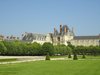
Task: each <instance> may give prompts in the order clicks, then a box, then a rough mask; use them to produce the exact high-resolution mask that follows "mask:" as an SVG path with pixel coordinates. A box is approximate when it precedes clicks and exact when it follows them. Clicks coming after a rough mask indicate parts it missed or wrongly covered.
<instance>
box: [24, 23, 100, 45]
mask: <svg viewBox="0 0 100 75" xmlns="http://www.w3.org/2000/svg"><path fill="white" fill-rule="evenodd" d="M22 41H24V42H30V43H34V42H37V43H40V44H43V43H45V42H50V43H52V44H53V45H57V44H64V45H68V42H70V43H71V44H72V45H75V46H91V45H92V46H100V35H97V36H75V34H74V31H73V28H72V29H70V28H69V27H68V26H67V25H60V29H59V31H58V30H57V29H56V28H54V32H53V33H48V34H37V33H27V32H25V33H24V34H23V35H22Z"/></svg>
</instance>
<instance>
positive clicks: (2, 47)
mask: <svg viewBox="0 0 100 75" xmlns="http://www.w3.org/2000/svg"><path fill="white" fill-rule="evenodd" d="M6 51H7V48H6V47H5V45H4V44H3V42H0V55H5V52H6Z"/></svg>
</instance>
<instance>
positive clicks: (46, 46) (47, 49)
mask: <svg viewBox="0 0 100 75" xmlns="http://www.w3.org/2000/svg"><path fill="white" fill-rule="evenodd" d="M41 51H42V52H41V53H42V54H43V55H46V54H47V53H49V54H50V55H53V54H54V47H53V45H52V44H51V43H49V42H46V43H44V44H43V45H42V50H41Z"/></svg>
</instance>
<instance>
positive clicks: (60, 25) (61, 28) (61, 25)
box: [60, 25, 62, 34]
mask: <svg viewBox="0 0 100 75" xmlns="http://www.w3.org/2000/svg"><path fill="white" fill-rule="evenodd" d="M61 33H62V25H60V34H61Z"/></svg>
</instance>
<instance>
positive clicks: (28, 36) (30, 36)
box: [22, 33, 46, 41]
mask: <svg viewBox="0 0 100 75" xmlns="http://www.w3.org/2000/svg"><path fill="white" fill-rule="evenodd" d="M39 37H43V38H46V35H45V34H36V33H27V34H26V35H25V36H24V37H23V38H22V40H30V41H32V40H35V39H36V38H39Z"/></svg>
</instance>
